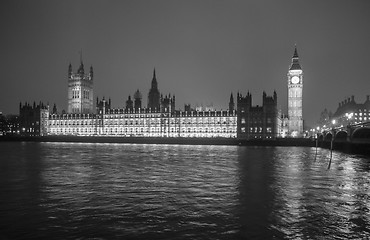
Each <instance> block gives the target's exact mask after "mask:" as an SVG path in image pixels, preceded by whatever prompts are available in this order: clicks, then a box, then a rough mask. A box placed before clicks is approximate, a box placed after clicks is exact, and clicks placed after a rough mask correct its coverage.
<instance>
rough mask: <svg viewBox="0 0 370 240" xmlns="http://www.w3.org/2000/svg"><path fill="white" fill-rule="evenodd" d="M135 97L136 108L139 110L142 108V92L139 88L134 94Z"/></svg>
mask: <svg viewBox="0 0 370 240" xmlns="http://www.w3.org/2000/svg"><path fill="white" fill-rule="evenodd" d="M134 99H135V102H134V107H135V109H136V110H138V109H139V108H141V99H142V94H141V93H140V91H139V89H138V90H136V92H135V94H134Z"/></svg>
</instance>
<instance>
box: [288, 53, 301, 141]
mask: <svg viewBox="0 0 370 240" xmlns="http://www.w3.org/2000/svg"><path fill="white" fill-rule="evenodd" d="M287 76H288V136H289V137H303V105H302V100H303V95H302V93H303V71H302V68H301V65H300V64H299V57H298V52H297V47H295V49H294V54H293V57H292V63H291V65H290V68H289V71H288V75H287Z"/></svg>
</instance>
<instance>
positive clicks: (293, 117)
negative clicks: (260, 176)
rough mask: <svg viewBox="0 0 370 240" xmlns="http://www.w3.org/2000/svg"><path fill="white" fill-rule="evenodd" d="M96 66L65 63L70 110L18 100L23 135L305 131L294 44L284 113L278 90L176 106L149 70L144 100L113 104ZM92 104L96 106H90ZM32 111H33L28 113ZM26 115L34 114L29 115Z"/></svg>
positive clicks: (263, 135) (249, 135) (266, 135)
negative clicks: (210, 106) (208, 105)
mask: <svg viewBox="0 0 370 240" xmlns="http://www.w3.org/2000/svg"><path fill="white" fill-rule="evenodd" d="M94 81H95V79H94V70H93V67H92V66H91V67H90V69H89V71H88V72H85V67H84V64H83V61H82V59H81V61H80V66H79V67H78V69H77V71H76V72H74V71H73V67H72V65H71V64H69V67H68V111H67V112H63V113H58V112H57V109H56V106H55V105H54V107H53V108H52V109H50V108H49V106H46V105H41V103H40V105H37V106H36V105H35V104H34V106H30V105H29V104H27V103H26V104H24V105H22V104H20V119H21V125H22V127H21V129H22V130H21V134H22V135H40V136H50V135H67V136H111V137H112V136H115V137H180V138H181V137H184V138H240V139H275V138H278V137H301V136H303V119H302V111H303V108H302V89H303V71H302V68H301V66H300V64H299V57H298V52H297V48H295V49H294V54H293V57H292V61H291V65H290V68H289V70H288V74H287V87H288V115H287V117H283V115H282V114H281V111H279V110H278V108H277V94H276V92H273V94H272V95H271V96H268V95H267V94H266V93H265V92H263V94H262V103H263V104H262V106H253V105H252V94H251V93H249V92H248V93H247V94H246V95H243V94H241V93H239V92H238V93H237V94H236V99H234V96H233V93H231V95H230V99H229V108H228V110H200V109H192V108H191V106H190V105H185V108H184V110H176V98H175V95H171V94H167V95H163V94H162V93H160V90H159V88H158V80H157V76H156V71H155V69H154V71H153V77H152V80H151V85H150V89H149V92H148V95H147V99H148V100H147V106H143V104H142V98H143V95H142V93H141V92H140V91H139V90H137V91H136V92H135V93H134V94H133V98H131V96H128V98H127V100H126V104H125V106H123V107H122V108H118V109H116V108H112V107H111V106H112V103H111V100H110V99H108V100H107V99H105V98H103V99H99V98H96V103H95V104H94V90H93V86H94ZM94 105H95V107H94ZM31 113H32V114H31ZM29 116H33V118H32V119H30V117H29Z"/></svg>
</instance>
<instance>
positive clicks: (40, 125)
mask: <svg viewBox="0 0 370 240" xmlns="http://www.w3.org/2000/svg"><path fill="white" fill-rule="evenodd" d="M48 118H49V106H46V105H44V104H43V103H41V102H40V103H39V104H38V105H36V103H35V102H34V103H33V105H30V104H29V103H25V104H24V105H22V103H20V104H19V134H20V135H22V136H45V135H47V132H48Z"/></svg>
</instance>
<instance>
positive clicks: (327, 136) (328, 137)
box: [324, 132, 333, 141]
mask: <svg viewBox="0 0 370 240" xmlns="http://www.w3.org/2000/svg"><path fill="white" fill-rule="evenodd" d="M332 137H333V134H332V133H331V132H327V133H326V134H325V135H324V141H331V139H332Z"/></svg>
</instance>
